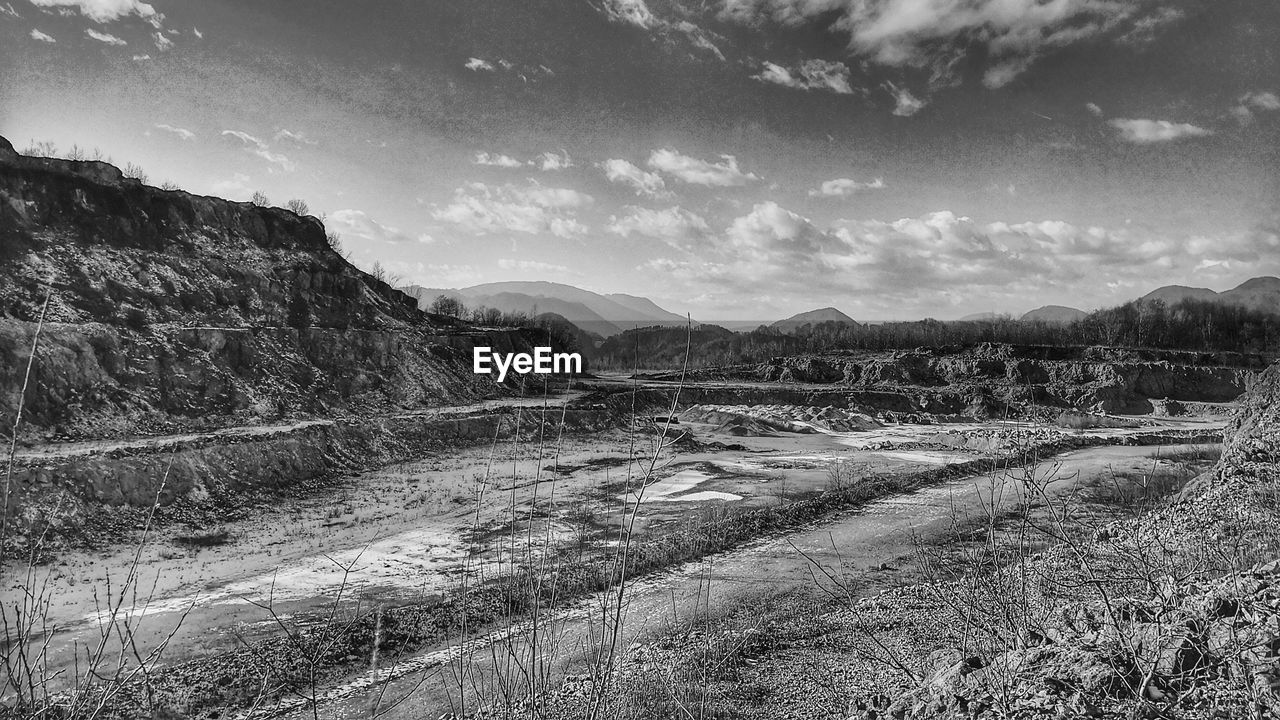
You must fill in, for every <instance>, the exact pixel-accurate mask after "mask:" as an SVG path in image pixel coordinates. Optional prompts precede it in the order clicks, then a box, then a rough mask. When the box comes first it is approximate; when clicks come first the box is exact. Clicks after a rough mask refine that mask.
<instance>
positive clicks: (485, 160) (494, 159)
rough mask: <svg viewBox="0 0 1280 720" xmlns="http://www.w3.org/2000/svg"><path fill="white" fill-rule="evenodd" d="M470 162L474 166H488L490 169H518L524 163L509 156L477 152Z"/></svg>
mask: <svg viewBox="0 0 1280 720" xmlns="http://www.w3.org/2000/svg"><path fill="white" fill-rule="evenodd" d="M471 162H473V163H475V164H476V165H488V166H490V167H504V168H518V167H524V163H522V162H520V161H519V160H517V159H515V158H513V157H511V156H510V155H500V154H497V153H493V154H490V153H487V152H479V153H476V157H475V159H474V160H472V161H471Z"/></svg>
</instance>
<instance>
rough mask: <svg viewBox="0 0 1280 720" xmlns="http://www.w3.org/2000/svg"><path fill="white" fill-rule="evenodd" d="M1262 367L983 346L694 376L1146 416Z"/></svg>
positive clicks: (1218, 395)
mask: <svg viewBox="0 0 1280 720" xmlns="http://www.w3.org/2000/svg"><path fill="white" fill-rule="evenodd" d="M1265 366H1266V358H1264V357H1262V356H1258V355H1243V354H1239V353H1194V352H1182V351H1164V350H1133V349H1123V348H1109V347H1050V346H1017V345H1003V344H990V343H986V344H981V345H978V346H976V347H971V348H958V347H942V348H920V349H916V350H905V351H899V352H892V353H888V352H879V353H875V352H864V353H843V354H830V355H801V356H794V357H779V358H774V359H773V360H771V361H770V362H767V363H761V364H758V365H743V366H735V367H730V368H717V369H708V370H696V371H691V372H690V377H691V378H692V379H695V380H705V379H736V380H749V381H755V382H759V381H765V382H776V383H817V384H829V385H834V386H842V387H844V388H848V389H849V390H851V391H860V392H863V393H869V392H870V393H874V392H881V393H884V392H888V393H896V394H903V393H906V394H908V395H916V396H920V397H928V398H930V399H932V401H933V404H935V405H938V407H940V408H943V407H945V408H948V409H946V410H945V411H946V412H967V413H969V414H979V415H981V414H983V413H987V414H991V413H996V414H1003V413H1004V412H1005V411H1006V408H1007V407H1008V406H1009V405H1010V404H1024V405H1046V406H1050V407H1060V408H1065V407H1076V408H1081V409H1086V410H1094V411H1104V412H1119V413H1133V414H1143V413H1150V412H1152V411H1153V410H1156V409H1157V408H1158V407H1160V406H1163V404H1164V403H1163V402H1161V401H1165V400H1173V401H1177V402H1211V403H1221V402H1230V401H1232V400H1234V399H1235V398H1237V397H1238V396H1239V395H1240V394H1241V393H1242V392H1243V391H1244V388H1245V384H1246V382H1247V380H1248V378H1249V376H1250V375H1252V374H1253V373H1254V372H1256V371H1257V370H1260V369H1262V368H1264V367H1265Z"/></svg>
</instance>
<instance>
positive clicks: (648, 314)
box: [401, 277, 1280, 337]
mask: <svg viewBox="0 0 1280 720" xmlns="http://www.w3.org/2000/svg"><path fill="white" fill-rule="evenodd" d="M401 289H402V290H403V291H404V292H406V293H408V294H409V295H411V296H413V297H415V298H417V300H418V303H419V305H420V306H422V307H423V308H425V307H427V306H428V305H430V304H431V301H432V300H434V299H435V298H436V297H438V296H440V295H447V296H449V297H453V298H456V299H458V300H459V301H461V302H462V303H463V304H464V305H466V306H467V307H469V308H475V307H479V306H486V307H491V308H496V309H498V310H502V311H503V312H523V313H527V314H529V315H540V314H543V313H553V314H555V315H559V316H560V317H562V318H564V319H565V320H568V321H569V322H571V323H573V324H574V325H575V326H577V327H578V328H581V329H582V330H585V331H587V332H590V333H595V334H597V335H600V336H601V337H609V336H612V335H617V334H618V333H621V332H623V331H624V330H630V329H633V328H637V327H650V326H678V325H683V324H685V323H686V322H688V319H687V318H684V317H681V316H680V315H677V314H675V313H673V312H670V311H668V310H666V309H664V308H662V307H660V306H659V305H658V304H657V303H655V302H653V301H652V300H650V299H648V298H645V297H638V296H635V295H625V294H622V293H610V294H601V293H596V292H592V291H590V290H584V289H582V288H579V287H574V286H573V285H565V284H563V283H554V282H543V281H515V282H496V283H485V284H483V285H473V286H471V287H466V288H457V289H454V288H427V287H421V286H417V285H412V286H409V287H405V288H401ZM1139 300H1141V301H1152V300H1162V301H1164V302H1165V303H1168V304H1174V303H1177V302H1179V301H1182V300H1204V301H1210V302H1221V303H1231V304H1235V305H1241V306H1244V307H1248V308H1252V309H1255V310H1270V311H1273V312H1280V278H1275V277H1257V278H1253V279H1252V280H1248V281H1246V282H1244V283H1241V284H1240V285H1238V286H1236V287H1234V288H1232V289H1230V290H1225V291H1223V292H1216V291H1213V290H1210V289H1208V288H1196V287H1185V286H1182V285H1167V286H1165V287H1161V288H1157V289H1155V290H1152V291H1151V292H1149V293H1147V294H1146V295H1143V296H1142V297H1141V298H1139ZM1087 315H1088V313H1087V312H1085V311H1084V310H1080V309H1078V308H1073V307H1066V306H1063V305H1045V306H1043V307H1039V308H1036V309H1034V310H1030V311H1028V312H1026V313H1024V314H1023V315H1021V316H1019V317H1018V320H1021V321H1023V322H1047V323H1057V324H1066V323H1070V322H1073V321H1076V320H1079V319H1081V318H1083V317H1085V316H1087ZM1002 317H1008V316H1006V315H999V314H997V313H992V312H984V313H974V314H972V315H966V316H964V317H962V318H960V319H961V320H968V321H980V320H995V319H999V318H1002ZM823 322H840V323H848V324H851V325H858V323H857V322H856V321H855V320H854V319H853V318H851V317H849V316H848V315H846V314H844V313H843V312H841V311H839V310H837V309H836V308H833V307H825V308H818V309H815V310H809V311H807V312H802V313H798V314H796V315H792V316H791V317H789V318H786V319H784V320H777V321H775V322H773V323H772V324H771V325H770V327H772V328H775V329H778V330H781V331H783V332H793V331H794V330H795V329H797V328H799V327H801V326H803V325H806V324H814V325H816V324H818V323H823ZM695 324H697V323H696V321H695ZM738 324H739V325H741V326H742V329H744V330H746V329H751V328H754V327H757V326H758V325H759V323H755V322H750V323H747V322H743V323H738Z"/></svg>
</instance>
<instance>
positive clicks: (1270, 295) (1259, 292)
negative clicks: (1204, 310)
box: [1139, 276, 1280, 313]
mask: <svg viewBox="0 0 1280 720" xmlns="http://www.w3.org/2000/svg"><path fill="white" fill-rule="evenodd" d="M1139 300H1140V301H1142V302H1150V301H1153V300H1162V301H1164V303H1165V304H1166V305H1173V304H1175V303H1177V302H1180V301H1182V300H1203V301H1208V302H1216V303H1223V304H1227V305H1239V306H1241V307H1246V308H1249V309H1251V310H1261V311H1263V312H1273V313H1280V278H1276V277H1270V276H1264V277H1256V278H1253V279H1251V280H1246V281H1244V282H1243V283H1240V284H1239V285H1237V286H1236V287H1234V288H1231V289H1230V290H1224V291H1223V292H1215V291H1213V290H1210V289H1209V288H1195V287H1185V286H1182V285H1166V286H1164V287H1161V288H1156V289H1155V290H1152V291H1151V292H1149V293H1147V294H1146V295H1143V296H1142V297H1141V298H1139Z"/></svg>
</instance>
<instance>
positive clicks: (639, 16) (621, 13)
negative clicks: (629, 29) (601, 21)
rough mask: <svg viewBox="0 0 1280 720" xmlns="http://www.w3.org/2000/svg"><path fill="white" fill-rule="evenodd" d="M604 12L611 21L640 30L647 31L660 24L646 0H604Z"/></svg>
mask: <svg viewBox="0 0 1280 720" xmlns="http://www.w3.org/2000/svg"><path fill="white" fill-rule="evenodd" d="M604 11H605V14H606V15H608V17H609V19H610V20H613V21H614V22H619V23H623V24H626V25H634V26H635V27H638V28H646V29H647V28H652V27H654V26H656V25H658V24H659V21H658V19H657V18H655V17H654V16H653V13H652V12H651V11H650V10H649V6H648V5H646V4H645V2H644V0H604Z"/></svg>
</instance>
